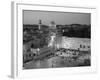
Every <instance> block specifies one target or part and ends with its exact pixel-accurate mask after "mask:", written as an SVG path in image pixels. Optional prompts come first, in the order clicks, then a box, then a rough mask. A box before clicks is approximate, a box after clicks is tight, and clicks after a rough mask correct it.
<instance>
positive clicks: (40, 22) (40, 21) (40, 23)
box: [38, 20, 42, 30]
mask: <svg viewBox="0 0 100 80" xmlns="http://www.w3.org/2000/svg"><path fill="white" fill-rule="evenodd" d="M41 25H42V20H39V27H38V28H39V30H40V29H41Z"/></svg>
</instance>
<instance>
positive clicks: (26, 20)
mask: <svg viewBox="0 0 100 80" xmlns="http://www.w3.org/2000/svg"><path fill="white" fill-rule="evenodd" d="M40 19H41V20H42V24H45V25H49V24H50V22H51V21H54V22H55V23H56V24H61V25H65V24H91V14H90V13H75V12H51V11H31V10H24V11H23V24H38V23H39V20H40Z"/></svg>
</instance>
